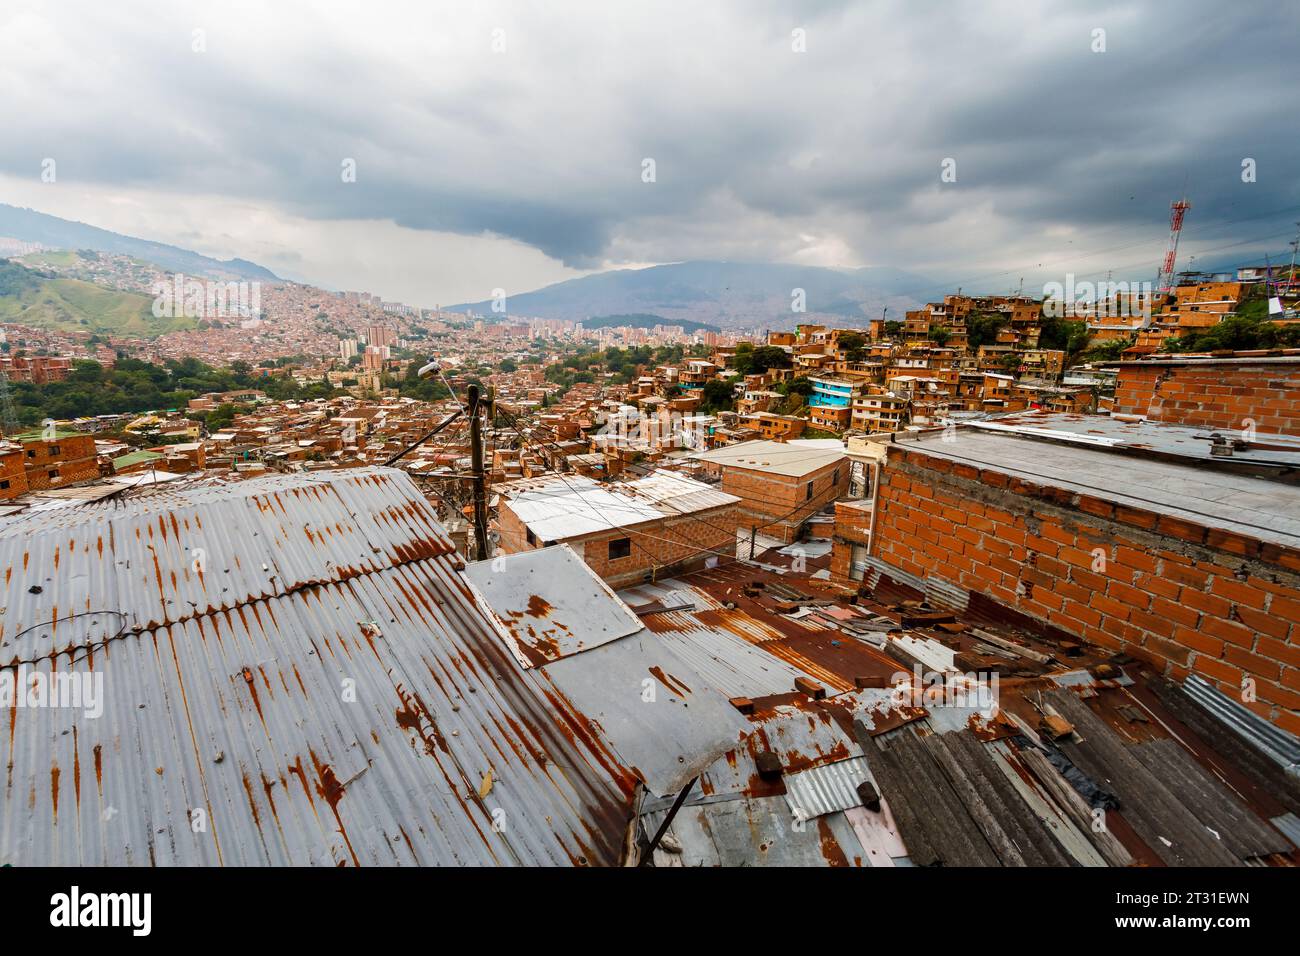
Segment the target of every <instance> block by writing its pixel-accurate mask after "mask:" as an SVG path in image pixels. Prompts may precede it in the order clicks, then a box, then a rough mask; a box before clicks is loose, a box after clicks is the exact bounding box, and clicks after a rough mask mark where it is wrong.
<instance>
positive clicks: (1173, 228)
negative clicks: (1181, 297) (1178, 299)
mask: <svg viewBox="0 0 1300 956" xmlns="http://www.w3.org/2000/svg"><path fill="white" fill-rule="evenodd" d="M1191 208H1192V204H1191V203H1189V202H1188V201H1187V199H1186V197H1184V198H1182V199H1180V200H1178V201H1177V202H1175V203H1170V204H1169V251H1168V252H1166V253H1165V261H1164V263H1163V264H1162V265H1161V266H1160V272H1159V274H1158V275H1157V276H1156V294H1157V295H1168V294H1169V293H1170V292H1172V291H1173V288H1174V260H1175V259H1177V258H1178V234H1179V233H1180V232H1182V231H1183V216H1185V215H1186V214H1187V210H1189V209H1191Z"/></svg>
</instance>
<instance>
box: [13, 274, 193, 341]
mask: <svg viewBox="0 0 1300 956" xmlns="http://www.w3.org/2000/svg"><path fill="white" fill-rule="evenodd" d="M0 321H3V322H15V323H18V324H21V325H30V326H34V327H37V328H45V329H59V330H62V331H83V332H101V333H103V332H111V333H115V334H118V335H134V336H144V337H153V336H156V335H162V334H163V333H164V332H174V331H177V330H180V329H191V328H194V327H195V326H197V325H198V322H197V321H196V320H195V319H185V318H162V319H159V318H155V317H154V314H153V300H152V299H151V298H149V297H148V296H144V295H136V294H134V293H131V292H117V291H115V290H113V289H105V288H102V287H101V286H97V285H93V284H91V283H89V282H82V281H80V280H79V279H43V280H41V281H40V283H39V285H38V286H37V287H36V288H35V289H26V290H23V291H21V292H18V293H11V294H9V295H0Z"/></svg>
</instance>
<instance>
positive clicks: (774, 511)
mask: <svg viewBox="0 0 1300 956" xmlns="http://www.w3.org/2000/svg"><path fill="white" fill-rule="evenodd" d="M836 474H838V475H839V481H836V480H835V477H836ZM810 481H811V482H812V483H813V495H812V498H811V499H809V498H808V482H810ZM719 487H720V488H721V490H723V491H725V492H726V493H727V494H729V495H735V496H736V497H737V498H740V499H741V502H740V526H741V528H742V529H748V528H751V527H753V526H754V525H756V524H759V525H765V527H763V528H760V529H759V533H760V534H764V535H767V536H768V537H769V538H777V539H778V540H781V541H785V542H791V541H793V540H794V537H795V530H796V529H797V528H798V526H799V524H800V523H801V522H803V521H804V520H805V519H806V518H808V517H809V516H810V515H812V514H815V513H816V512H818V511H820V510H821V509H822V508H823V507H825V505H826V504H827V502H830V501H834V500H835V499H836V498H838V497H840V496H841V495H844V494H847V493H848V490H849V462H848V459H847V458H846V459H841V460H840V461H838V462H833V463H831V464H828V465H824V466H822V467H821V468H818V469H817V470H816V471H814V472H811V473H809V474H807V475H803V476H802V477H799V478H792V477H790V476H788V475H774V474H771V473H769V472H764V471H761V470H756V469H752V468H737V467H736V466H734V465H727V466H724V467H723V469H722V483H721V485H720V486H719ZM777 519H779V520H777Z"/></svg>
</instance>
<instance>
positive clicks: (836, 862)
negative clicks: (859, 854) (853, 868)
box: [817, 817, 849, 866]
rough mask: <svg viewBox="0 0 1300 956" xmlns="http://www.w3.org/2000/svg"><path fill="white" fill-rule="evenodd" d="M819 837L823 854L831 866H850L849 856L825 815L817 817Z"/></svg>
mask: <svg viewBox="0 0 1300 956" xmlns="http://www.w3.org/2000/svg"><path fill="white" fill-rule="evenodd" d="M817 838H818V840H819V841H820V843H821V848H822V856H824V857H825V858H826V862H827V863H829V864H830V865H831V866H848V865H849V860H848V857H846V856H845V855H844V850H843V849H842V848H841V847H840V844H839V842H838V841H837V840H836V839H835V835H834V834H833V833H831V825H830V823H829V822H827V820H826V818H825V817H818V818H817Z"/></svg>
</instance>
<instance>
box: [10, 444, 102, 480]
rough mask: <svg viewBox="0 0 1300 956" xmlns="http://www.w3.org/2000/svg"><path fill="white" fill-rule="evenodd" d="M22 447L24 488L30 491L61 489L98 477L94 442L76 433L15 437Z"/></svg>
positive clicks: (97, 459) (97, 460) (97, 461)
mask: <svg viewBox="0 0 1300 956" xmlns="http://www.w3.org/2000/svg"><path fill="white" fill-rule="evenodd" d="M14 441H17V442H19V443H20V444H21V445H22V447H23V468H24V470H25V472H26V479H27V487H28V488H29V489H30V490H32V491H43V490H44V489H46V488H62V487H64V486H65V485H72V484H76V483H77V482H81V481H91V480H93V479H95V478H98V477H99V457H98V454H97V453H96V451H95V439H94V438H92V437H91V436H89V435H78V434H77V433H76V432H56V433H54V434H53V435H52V436H51V437H49V438H45V437H43V435H42V433H41V432H39V431H37V432H27V433H25V434H22V435H15V436H14Z"/></svg>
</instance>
